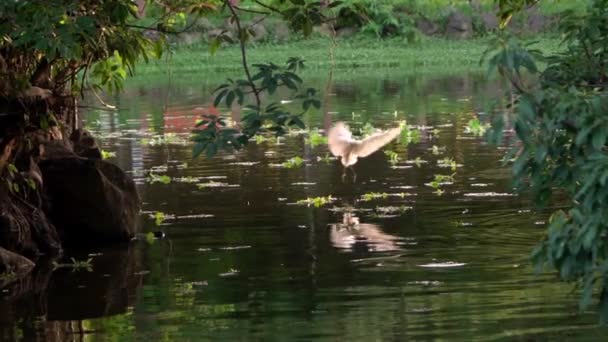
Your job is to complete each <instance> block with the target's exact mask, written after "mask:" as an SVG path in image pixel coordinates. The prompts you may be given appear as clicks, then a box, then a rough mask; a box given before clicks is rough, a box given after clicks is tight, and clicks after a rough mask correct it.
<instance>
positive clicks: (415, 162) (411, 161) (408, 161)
mask: <svg viewBox="0 0 608 342" xmlns="http://www.w3.org/2000/svg"><path fill="white" fill-rule="evenodd" d="M406 163H408V164H414V165H416V167H420V166H421V165H422V164H423V163H427V161H426V160H423V159H422V158H420V157H416V159H414V160H407V161H406Z"/></svg>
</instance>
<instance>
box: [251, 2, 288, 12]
mask: <svg viewBox="0 0 608 342" xmlns="http://www.w3.org/2000/svg"><path fill="white" fill-rule="evenodd" d="M253 2H255V3H256V4H258V5H260V6H262V7H264V8H266V9H268V10H271V11H273V12H275V13H279V14H283V12H281V10H279V9H278V8H276V7H272V6H270V5H267V4H265V3H263V2H261V1H260V0H253Z"/></svg>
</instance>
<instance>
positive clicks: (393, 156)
mask: <svg viewBox="0 0 608 342" xmlns="http://www.w3.org/2000/svg"><path fill="white" fill-rule="evenodd" d="M384 154H385V155H386V156H387V157H388V162H389V163H391V164H392V165H395V164H397V163H398V162H399V154H398V153H397V152H395V151H391V150H387V151H384Z"/></svg>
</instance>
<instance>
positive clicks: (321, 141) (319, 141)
mask: <svg viewBox="0 0 608 342" xmlns="http://www.w3.org/2000/svg"><path fill="white" fill-rule="evenodd" d="M304 142H305V143H306V144H307V145H310V147H317V146H319V145H327V137H326V136H323V135H321V134H319V131H318V130H317V131H311V132H310V133H308V138H306V139H305V140H304Z"/></svg>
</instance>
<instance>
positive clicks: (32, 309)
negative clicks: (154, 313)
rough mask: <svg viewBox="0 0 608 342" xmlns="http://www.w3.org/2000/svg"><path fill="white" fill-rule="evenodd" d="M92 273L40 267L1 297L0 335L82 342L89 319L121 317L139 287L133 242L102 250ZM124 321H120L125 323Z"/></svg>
mask: <svg viewBox="0 0 608 342" xmlns="http://www.w3.org/2000/svg"><path fill="white" fill-rule="evenodd" d="M100 252H101V254H100V255H98V256H96V257H95V258H94V260H93V269H94V272H87V271H78V272H72V271H71V270H68V269H58V270H55V271H53V268H52V266H51V265H39V266H38V267H37V268H36V269H35V270H34V271H33V272H32V273H31V274H30V275H28V277H26V278H24V279H22V280H20V281H18V282H16V283H14V284H12V285H11V286H10V287H9V288H8V289H5V290H7V291H8V292H7V293H8V294H7V295H6V294H5V295H3V298H2V299H1V300H0V312H2V315H0V337H3V338H6V339H7V340H17V335H15V334H18V335H22V336H23V339H24V340H27V341H75V340H81V339H82V337H83V336H84V334H85V332H86V331H90V330H91V323H90V322H89V321H87V320H90V319H93V318H101V317H108V316H114V315H120V314H123V313H125V312H127V309H128V308H129V307H131V306H133V304H134V303H135V294H136V290H137V289H138V288H139V287H140V286H141V280H142V276H141V275H138V272H140V271H141V270H142V269H141V267H142V266H141V255H140V253H139V252H138V251H137V249H136V248H134V246H131V245H130V246H122V247H114V248H113V249H107V250H101V251H100ZM124 324H126V325H128V324H129V323H128V322H127V321H124V320H123V325H124Z"/></svg>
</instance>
